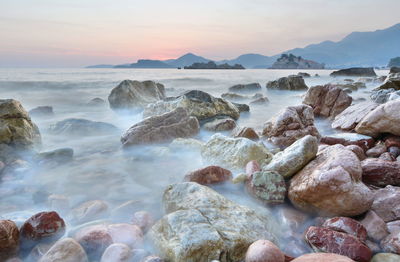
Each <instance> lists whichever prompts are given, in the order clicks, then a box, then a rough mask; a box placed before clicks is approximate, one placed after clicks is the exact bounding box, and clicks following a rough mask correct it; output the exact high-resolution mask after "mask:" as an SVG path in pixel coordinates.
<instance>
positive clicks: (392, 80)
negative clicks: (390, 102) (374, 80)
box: [375, 73, 400, 90]
mask: <svg viewBox="0 0 400 262" xmlns="http://www.w3.org/2000/svg"><path fill="white" fill-rule="evenodd" d="M382 89H394V90H400V73H395V74H389V75H388V77H387V78H386V80H385V81H384V82H383V84H382V85H381V86H379V87H377V88H376V89H375V90H382Z"/></svg>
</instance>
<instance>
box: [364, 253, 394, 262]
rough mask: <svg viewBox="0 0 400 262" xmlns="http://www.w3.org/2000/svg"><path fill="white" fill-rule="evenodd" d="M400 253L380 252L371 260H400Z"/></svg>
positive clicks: (378, 261)
mask: <svg viewBox="0 0 400 262" xmlns="http://www.w3.org/2000/svg"><path fill="white" fill-rule="evenodd" d="M398 261H400V255H396V254H392V253H379V254H376V255H375V256H373V257H372V260H371V262H398Z"/></svg>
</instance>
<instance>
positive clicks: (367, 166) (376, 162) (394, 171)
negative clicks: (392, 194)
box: [361, 158, 400, 187]
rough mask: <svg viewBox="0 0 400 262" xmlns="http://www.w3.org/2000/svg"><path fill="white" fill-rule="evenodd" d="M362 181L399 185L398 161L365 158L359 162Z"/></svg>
mask: <svg viewBox="0 0 400 262" xmlns="http://www.w3.org/2000/svg"><path fill="white" fill-rule="evenodd" d="M361 167H362V170H363V175H362V179H363V181H364V183H366V184H369V185H374V186H380V187H384V186H387V185H392V186H400V162H397V161H388V160H383V159H376V158H373V159H365V160H364V161H362V162H361Z"/></svg>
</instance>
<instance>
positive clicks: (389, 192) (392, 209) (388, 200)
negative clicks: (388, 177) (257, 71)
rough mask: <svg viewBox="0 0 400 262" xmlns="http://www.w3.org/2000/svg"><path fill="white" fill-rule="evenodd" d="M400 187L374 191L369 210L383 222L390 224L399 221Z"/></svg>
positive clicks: (387, 187)
mask: <svg viewBox="0 0 400 262" xmlns="http://www.w3.org/2000/svg"><path fill="white" fill-rule="evenodd" d="M399 203H400V187H395V186H386V187H385V188H382V189H379V190H376V191H375V197H374V202H373V204H372V207H371V210H372V211H374V212H375V213H376V214H377V215H378V216H380V217H381V218H382V219H383V221H385V222H390V221H394V220H399V219H400V206H399Z"/></svg>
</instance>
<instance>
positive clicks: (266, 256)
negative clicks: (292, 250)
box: [244, 240, 285, 262]
mask: <svg viewBox="0 0 400 262" xmlns="http://www.w3.org/2000/svg"><path fill="white" fill-rule="evenodd" d="M244 261H245V262H285V254H283V253H282V251H281V250H280V249H279V248H278V247H277V246H276V245H275V244H274V243H272V242H271V241H268V240H257V241H256V242H254V243H253V244H251V245H250V246H249V249H247V252H246V258H245V260H244Z"/></svg>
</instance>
